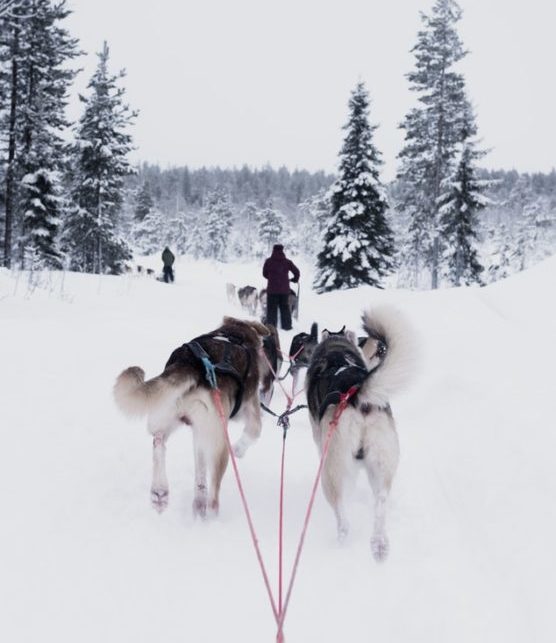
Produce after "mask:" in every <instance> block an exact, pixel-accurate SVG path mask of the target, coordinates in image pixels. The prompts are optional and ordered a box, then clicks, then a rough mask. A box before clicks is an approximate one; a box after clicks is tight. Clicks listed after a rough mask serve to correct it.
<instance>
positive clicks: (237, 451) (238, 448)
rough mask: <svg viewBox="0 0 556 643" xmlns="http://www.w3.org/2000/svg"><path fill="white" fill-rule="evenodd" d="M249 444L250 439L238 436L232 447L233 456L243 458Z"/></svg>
mask: <svg viewBox="0 0 556 643" xmlns="http://www.w3.org/2000/svg"><path fill="white" fill-rule="evenodd" d="M250 444H251V442H250V440H248V439H246V438H245V436H242V437H241V438H239V440H238V441H237V442H236V443H235V444H234V446H233V447H232V450H233V452H234V455H235V457H236V458H243V456H244V455H245V452H246V451H247V449H248V448H249V445H250Z"/></svg>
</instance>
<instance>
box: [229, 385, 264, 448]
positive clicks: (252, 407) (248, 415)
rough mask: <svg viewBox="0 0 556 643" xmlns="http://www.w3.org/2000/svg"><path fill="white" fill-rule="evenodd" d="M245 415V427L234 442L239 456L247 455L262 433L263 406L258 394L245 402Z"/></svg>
mask: <svg viewBox="0 0 556 643" xmlns="http://www.w3.org/2000/svg"><path fill="white" fill-rule="evenodd" d="M243 417H244V419H245V428H244V429H243V433H242V435H241V437H240V438H239V440H238V441H237V442H236V443H235V444H234V453H235V455H236V456H237V457H238V458H241V457H242V456H243V455H245V452H246V451H247V449H248V448H249V447H250V446H251V445H252V444H253V442H255V440H257V438H258V437H259V435H260V434H261V429H262V420H261V407H260V404H259V399H258V396H257V395H252V396H251V397H250V398H249V399H247V400H245V401H244V402H243Z"/></svg>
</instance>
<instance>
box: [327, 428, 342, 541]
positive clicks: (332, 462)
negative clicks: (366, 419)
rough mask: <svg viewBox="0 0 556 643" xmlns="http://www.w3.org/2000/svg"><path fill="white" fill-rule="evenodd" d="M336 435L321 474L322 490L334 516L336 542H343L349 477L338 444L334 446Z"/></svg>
mask: <svg viewBox="0 0 556 643" xmlns="http://www.w3.org/2000/svg"><path fill="white" fill-rule="evenodd" d="M338 437H339V436H338V435H336V436H335V437H334V440H333V442H332V444H331V445H330V449H329V451H328V456H327V458H326V462H325V464H324V469H323V472H322V490H323V491H324V495H325V496H326V499H327V500H328V502H329V503H330V506H331V507H332V509H333V511H334V515H335V516H336V526H337V529H338V540H339V541H340V542H343V541H344V540H345V539H346V537H347V535H348V533H349V523H348V520H347V517H346V513H345V491H346V483H347V479H348V477H349V472H348V467H347V463H346V462H345V458H344V456H343V455H342V450H341V449H340V448H338V446H339V445H338V444H334V442H335V440H336V439H337V438H338Z"/></svg>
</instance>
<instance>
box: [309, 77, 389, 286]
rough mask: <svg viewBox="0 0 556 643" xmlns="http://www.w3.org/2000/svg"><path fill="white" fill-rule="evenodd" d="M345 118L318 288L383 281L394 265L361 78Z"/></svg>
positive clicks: (367, 102) (376, 158)
mask: <svg viewBox="0 0 556 643" xmlns="http://www.w3.org/2000/svg"><path fill="white" fill-rule="evenodd" d="M349 110H350V114H349V120H348V122H347V124H346V125H345V126H344V129H345V130H346V132H347V133H346V137H345V139H344V144H343V147H342V150H341V152H340V175H339V177H338V179H337V180H336V182H335V183H334V185H333V186H332V188H331V197H330V199H331V216H330V219H329V223H328V227H327V229H326V230H325V233H324V242H323V246H322V248H321V250H320V252H319V254H318V257H317V274H316V276H315V282H314V288H315V290H316V291H317V292H320V293H322V292H327V291H330V290H340V289H346V288H355V287H357V286H360V285H363V284H368V285H371V286H378V287H382V285H383V282H384V277H386V276H387V275H388V274H390V273H391V272H392V271H393V269H394V261H393V255H394V238H393V234H392V230H391V228H390V225H389V223H388V221H387V218H386V212H387V210H388V204H387V200H386V195H385V191H384V188H383V186H382V184H381V182H380V178H379V168H380V166H381V164H382V161H381V159H380V153H379V152H378V150H377V149H376V147H375V145H374V143H373V132H374V130H375V129H376V128H377V126H376V125H374V126H371V125H370V124H369V96H368V92H367V90H366V88H365V85H364V84H363V83H362V82H360V83H358V84H357V86H356V88H355V89H354V90H353V92H352V94H351V98H350V100H349Z"/></svg>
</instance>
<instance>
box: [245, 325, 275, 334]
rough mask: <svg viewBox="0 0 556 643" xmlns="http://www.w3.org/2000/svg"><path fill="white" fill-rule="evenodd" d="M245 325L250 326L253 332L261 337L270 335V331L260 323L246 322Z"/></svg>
mask: <svg viewBox="0 0 556 643" xmlns="http://www.w3.org/2000/svg"><path fill="white" fill-rule="evenodd" d="M246 323H247V324H249V326H251V328H252V329H253V330H254V331H256V332H257V333H259V335H261V336H262V337H267V336H268V335H270V334H271V332H270V329H269V328H267V327H266V326H265V325H264V324H262V323H261V322H258V321H248V322H246Z"/></svg>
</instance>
